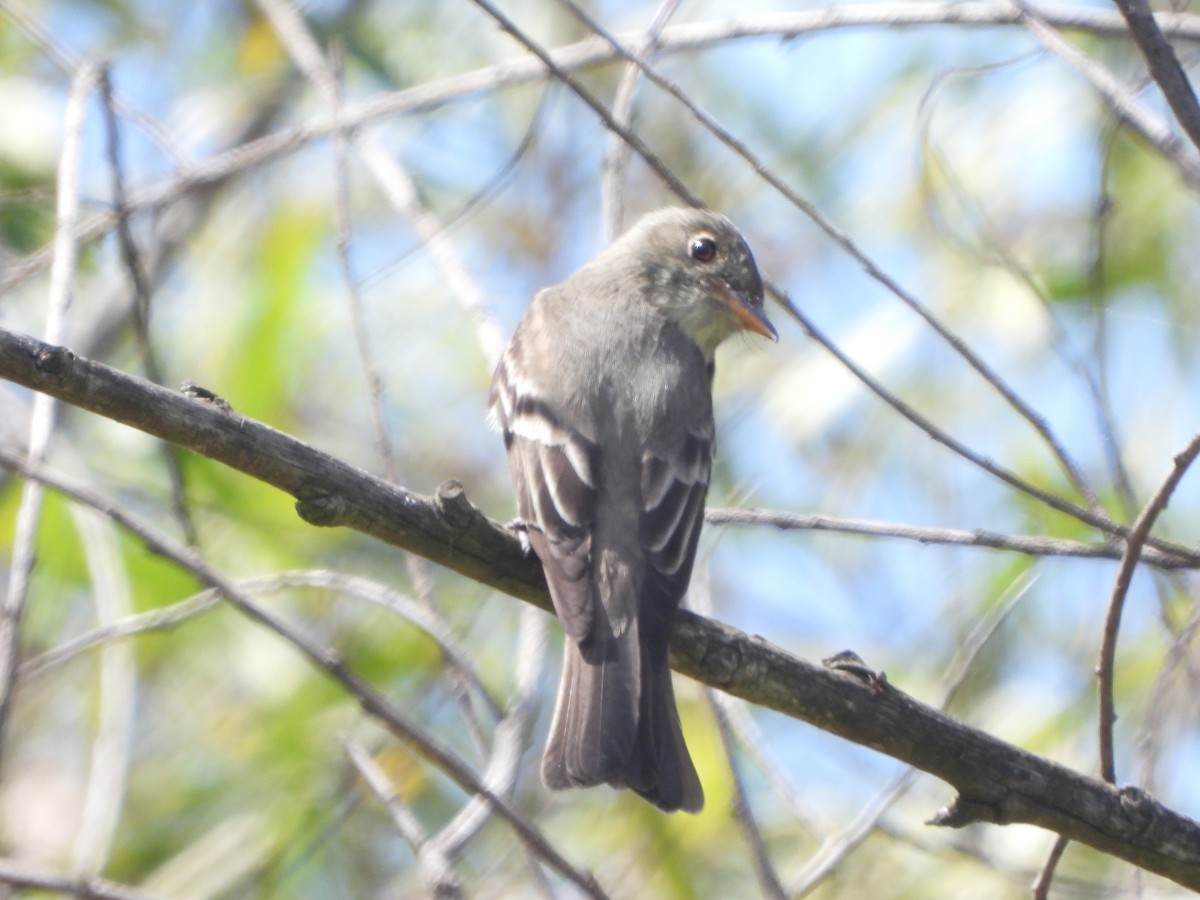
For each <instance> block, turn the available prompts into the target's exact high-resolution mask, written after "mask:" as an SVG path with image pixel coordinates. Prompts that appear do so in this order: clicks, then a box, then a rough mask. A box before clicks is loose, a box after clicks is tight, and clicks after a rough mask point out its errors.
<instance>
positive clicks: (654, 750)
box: [623, 660, 704, 813]
mask: <svg viewBox="0 0 1200 900" xmlns="http://www.w3.org/2000/svg"><path fill="white" fill-rule="evenodd" d="M623 780H624V782H625V783H626V784H627V785H628V786H629V787H630V788H632V789H633V790H635V791H637V793H639V794H641V795H642V796H643V797H645V798H646V799H647V800H649V801H650V802H651V803H653V804H654V805H655V806H657V807H659V808H660V809H663V810H666V811H667V812H675V810H677V809H682V810H684V811H685V812H690V813H695V812H699V811H700V810H701V809H702V808H703V806H704V789H703V788H702V787H701V786H700V777H699V776H698V775H697V774H696V767H695V766H694V765H693V764H692V758H691V756H690V755H689V754H688V750H687V744H685V743H684V741H683V728H682V727H681V726H680V724H679V710H678V709H677V708H676V706H675V689H674V688H673V687H672V685H671V669H670V667H669V666H668V665H667V664H666V663H665V662H663V663H660V664H658V665H655V664H654V663H652V662H650V661H649V660H643V661H642V697H641V709H640V713H639V716H638V729H637V740H636V741H635V743H634V746H633V753H632V754H631V755H630V757H629V762H628V764H627V765H626V766H625V771H624V773H623Z"/></svg>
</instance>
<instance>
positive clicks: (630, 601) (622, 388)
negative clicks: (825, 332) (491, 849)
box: [489, 207, 778, 813]
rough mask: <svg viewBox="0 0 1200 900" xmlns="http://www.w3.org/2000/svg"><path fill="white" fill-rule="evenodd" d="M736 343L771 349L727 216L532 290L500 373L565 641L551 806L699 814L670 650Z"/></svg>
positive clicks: (649, 236)
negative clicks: (613, 801) (598, 794)
mask: <svg viewBox="0 0 1200 900" xmlns="http://www.w3.org/2000/svg"><path fill="white" fill-rule="evenodd" d="M739 332H752V333H756V334H759V335H762V336H763V337H766V338H770V339H771V340H777V339H778V335H777V333H776V330H775V328H774V326H773V325H772V324H771V322H770V320H769V319H768V317H767V315H766V313H765V312H764V309H763V282H762V278H761V276H760V275H759V272H758V267H757V265H756V263H755V261H754V255H753V254H752V253H751V251H750V247H749V246H748V245H747V243H746V241H745V239H744V238H743V237H742V235H741V233H740V232H739V231H738V229H737V227H736V226H735V225H734V224H733V223H732V222H731V221H730V220H729V219H727V218H726V217H725V216H723V215H720V214H718V213H715V212H712V211H709V210H705V209H699V208H677V207H669V208H666V209H661V210H658V211H656V212H652V213H649V214H647V215H645V216H643V217H642V218H641V219H640V220H639V221H638V222H637V223H636V224H635V225H634V226H633V227H632V228H630V229H629V230H628V231H627V232H625V233H624V234H623V235H622V236H620V237H619V238H618V239H617V240H615V241H614V242H613V243H611V244H610V245H609V246H608V247H607V248H606V249H605V250H604V251H603V252H601V253H600V254H599V255H598V256H597V257H595V258H594V259H593V260H592V261H591V262H589V263H587V264H586V265H584V266H583V267H582V268H581V269H579V270H578V271H577V272H575V273H574V274H573V275H571V276H570V277H569V278H567V279H566V280H565V281H563V282H561V283H560V284H558V285H555V286H553V287H548V288H545V289H543V290H541V291H539V292H538V293H537V294H536V296H535V297H534V298H533V300H532V301H531V302H530V304H529V306H528V308H527V310H526V312H525V314H524V316H523V318H522V319H521V321H520V323H519V324H518V326H517V328H516V331H515V332H514V334H513V337H512V339H511V341H510V342H509V344H508V346H507V348H506V350H505V351H504V353H503V355H502V357H501V359H500V362H499V363H498V365H497V367H496V370H495V375H494V377H493V379H492V386H491V391H490V394H489V418H490V421H491V424H492V425H493V426H494V427H496V428H497V429H498V430H499V431H500V432H501V433H502V434H503V437H504V444H505V447H506V449H507V456H508V463H509V468H510V470H511V475H512V481H513V485H514V488H515V492H516V499H517V512H518V518H517V520H516V522H517V524H518V526H519V528H520V529H521V530H522V531H523V535H524V539H525V540H526V541H527V543H528V547H529V548H530V549H532V550H533V552H534V553H535V554H536V555H537V557H538V559H539V561H540V562H541V565H542V569H543V571H544V572H545V577H546V583H547V585H548V587H549V590H550V596H551V599H552V600H553V605H554V610H555V613H556V614H557V617H558V618H559V620H560V621H561V623H562V627H563V630H564V631H565V633H566V637H565V646H564V653H563V666H562V675H561V680H560V684H559V690H558V697H557V700H556V702H555V707H554V714H553V718H552V720H551V724H550V730H549V736H548V738H547V741H546V747H545V751H544V753H543V756H542V766H541V774H542V781H543V783H544V784H545V786H546V787H547V788H549V789H551V790H561V789H564V788H569V787H589V786H592V785H598V784H602V783H607V784H609V785H611V786H613V787H616V788H629V789H631V790H633V791H635V792H636V793H637V794H638V795H640V796H641V797H643V798H645V799H646V800H647V801H649V802H650V803H652V804H654V805H655V806H657V807H659V808H660V809H662V810H665V811H667V812H674V811H676V810H685V811H687V812H692V813H695V812H699V811H700V809H701V808H702V807H703V805H704V791H703V788H702V786H701V783H700V779H699V776H698V775H697V773H696V767H695V765H694V764H693V762H692V759H691V756H690V755H689V753H688V749H687V745H686V743H685V742H684V737H683V730H682V726H681V725H680V720H679V712H678V709H677V707H676V704H675V693H674V688H673V686H672V683H671V670H670V667H669V664H668V659H667V645H668V642H669V639H670V636H671V630H672V627H673V623H674V618H675V612H676V610H677V609H678V607H679V605H680V602H681V601H682V599H683V597H684V594H685V593H686V591H687V587H688V582H689V580H690V579H691V574H692V567H693V563H694V561H695V556H696V544H697V540H698V539H699V536H700V529H701V524H702V521H703V518H704V503H705V497H706V495H707V492H708V483H709V475H710V471H711V468H712V458H713V449H714V423H713V405H712V382H713V375H714V372H715V363H714V357H715V354H716V350H717V347H718V345H720V344H721V343H722V342H723V341H724V340H725V339H727V338H729V337H731V336H732V335H734V334H736V333H739Z"/></svg>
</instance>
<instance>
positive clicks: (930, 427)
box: [768, 284, 1196, 558]
mask: <svg viewBox="0 0 1200 900" xmlns="http://www.w3.org/2000/svg"><path fill="white" fill-rule="evenodd" d="M768 289H769V290H771V291H772V293H774V295H775V297H776V299H778V301H779V302H780V304H781V305H782V306H783V308H784V310H785V311H786V312H787V314H788V315H790V316H791V317H792V318H793V319H795V320H796V322H797V323H798V324H799V325H800V327H801V328H803V329H804V332H805V334H807V335H808V336H809V337H811V338H812V339H813V340H814V341H816V342H817V343H818V344H820V345H821V346H822V347H824V348H825V349H826V350H827V351H829V352H830V353H831V354H832V355H833V356H834V357H835V358H836V359H837V360H838V361H839V362H840V363H841V364H842V365H843V366H845V367H846V368H847V369H849V370H850V371H851V372H852V373H853V374H854V376H855V377H856V378H857V379H858V380H859V381H861V382H862V383H863V384H864V385H865V386H866V387H867V388H869V389H870V390H871V392H872V393H874V394H875V395H876V396H877V397H879V398H880V399H881V400H883V401H884V402H885V403H887V404H888V405H889V406H891V407H892V408H893V409H895V410H896V412H898V413H900V415H902V416H903V417H904V418H906V419H908V420H909V421H910V422H912V423H913V424H914V425H916V426H917V427H918V428H920V429H921V430H922V431H924V432H925V433H926V434H928V435H929V436H930V437H931V438H933V439H934V440H935V441H937V442H938V443H939V444H942V445H943V446H945V447H947V448H949V449H950V450H952V451H954V452H955V453H957V454H958V455H959V456H961V457H963V458H964V459H966V460H967V461H968V462H971V463H973V464H974V465H976V466H978V467H979V468H981V469H983V470H984V471H985V472H988V473H989V474H991V475H993V476H995V477H996V478H998V479H999V480H1000V481H1002V482H1004V483H1005V484H1007V485H1009V486H1010V487H1013V488H1015V489H1017V490H1018V491H1020V492H1022V493H1024V494H1028V495H1029V496H1030V497H1033V498H1035V499H1037V500H1039V501H1041V502H1042V503H1044V504H1045V505H1046V506H1048V507H1050V508H1051V509H1054V510H1057V511H1058V512H1060V513H1063V514H1065V515H1068V516H1071V517H1072V518H1075V519H1078V520H1079V521H1081V522H1084V523H1086V524H1088V525H1091V526H1092V527H1094V528H1098V529H1099V530H1101V531H1103V532H1105V533H1106V534H1111V535H1114V536H1117V537H1127V536H1128V535H1129V528H1128V527H1127V526H1125V525H1120V524H1118V523H1116V522H1114V521H1112V520H1111V519H1109V518H1107V517H1106V516H1102V515H1097V514H1096V513H1094V512H1092V511H1091V510H1089V509H1085V508H1084V507H1082V506H1079V505H1078V504H1076V503H1072V502H1070V501H1069V500H1065V499H1063V498H1062V497H1060V496H1058V495H1057V494H1053V493H1051V492H1050V491H1047V490H1044V489H1042V488H1040V487H1037V486H1036V485H1034V484H1031V483H1030V482H1028V481H1026V480H1025V479H1023V478H1021V477H1020V476H1019V475H1017V474H1016V473H1015V472H1013V471H1011V470H1010V469H1006V468H1005V467H1004V466H1001V465H999V464H997V463H995V462H993V461H992V460H990V459H988V458H987V457H986V456H983V455H982V454H980V453H976V452H975V451H974V450H972V449H971V448H970V447H968V446H967V445H966V444H964V443H962V441H959V440H958V439H957V438H954V437H952V436H951V435H950V434H948V433H947V432H945V431H943V430H942V429H941V428H939V427H938V426H937V425H935V424H933V422H932V421H930V420H929V419H928V418H926V417H925V416H923V415H922V414H921V413H919V412H917V411H916V410H915V409H914V408H913V407H912V406H910V405H909V404H908V403H905V402H904V401H903V400H901V399H900V398H899V397H898V396H896V395H895V394H894V393H892V392H891V391H890V390H888V389H887V388H886V387H885V386H884V385H883V383H882V382H881V381H879V379H877V378H875V377H873V376H872V375H871V374H870V373H869V372H867V370H866V369H864V368H863V367H862V366H860V365H859V364H858V363H856V362H855V361H854V360H852V359H851V358H850V357H849V356H847V355H846V354H845V353H844V352H842V350H841V349H840V348H839V347H838V346H837V345H836V344H835V343H834V342H833V341H832V340H831V339H830V338H829V337H827V336H826V335H825V334H824V332H822V331H821V330H820V329H819V328H817V326H816V325H814V324H813V322H812V320H811V319H809V318H808V316H806V315H805V314H804V313H803V312H802V311H801V310H800V309H799V308H797V307H796V305H795V304H794V303H792V300H791V298H790V297H789V296H788V295H787V292H785V291H783V290H781V289H780V288H778V287H777V286H775V285H772V284H768ZM1146 542H1147V543H1148V544H1150V545H1151V546H1153V547H1156V548H1158V549H1159V550H1163V551H1164V552H1167V553H1172V554H1175V553H1178V554H1180V555H1181V556H1185V557H1189V558H1191V557H1193V556H1195V555H1196V553H1195V551H1193V550H1190V549H1189V548H1186V547H1182V546H1180V545H1178V544H1174V543H1172V542H1170V541H1163V540H1161V539H1159V538H1147V539H1146Z"/></svg>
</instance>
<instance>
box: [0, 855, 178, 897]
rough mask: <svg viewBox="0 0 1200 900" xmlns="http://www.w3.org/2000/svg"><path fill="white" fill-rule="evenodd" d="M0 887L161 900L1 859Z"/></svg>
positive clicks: (99, 881)
mask: <svg viewBox="0 0 1200 900" xmlns="http://www.w3.org/2000/svg"><path fill="white" fill-rule="evenodd" d="M0 883H3V884H7V885H11V886H12V887H15V888H28V889H30V890H35V891H55V892H57V893H60V894H67V895H69V896H71V897H86V898H88V900H159V897H158V895H157V894H150V893H147V892H146V891H142V890H138V889H137V888H134V887H128V886H126V885H123V884H118V883H117V882H115V881H108V880H106V879H104V878H68V877H67V876H65V875H59V874H57V873H55V872H50V871H47V870H45V869H40V868H38V867H36V866H32V865H30V864H28V863H25V862H18V861H17V860H14V859H0Z"/></svg>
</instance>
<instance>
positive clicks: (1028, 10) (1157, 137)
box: [1007, 0, 1200, 189]
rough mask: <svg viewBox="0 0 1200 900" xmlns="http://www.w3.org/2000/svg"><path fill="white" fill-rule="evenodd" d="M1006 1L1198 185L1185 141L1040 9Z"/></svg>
mask: <svg viewBox="0 0 1200 900" xmlns="http://www.w3.org/2000/svg"><path fill="white" fill-rule="evenodd" d="M1007 2H1008V3H1009V4H1010V5H1011V6H1012V8H1013V9H1014V10H1017V11H1018V12H1019V13H1020V16H1021V19H1022V21H1023V23H1024V25H1025V27H1026V28H1028V29H1029V30H1030V31H1031V32H1032V33H1033V35H1034V36H1035V37H1036V38H1037V39H1038V40H1040V41H1041V42H1042V44H1044V45H1045V47H1046V49H1047V50H1049V51H1050V52H1051V53H1053V54H1054V55H1055V56H1057V57H1059V58H1060V59H1061V60H1063V61H1064V62H1065V63H1067V64H1068V65H1070V66H1071V67H1072V68H1074V69H1075V70H1076V71H1077V72H1079V74H1080V75H1082V76H1083V77H1084V78H1085V79H1087V81H1088V82H1089V83H1090V84H1091V85H1092V87H1093V88H1095V90H1096V91H1097V92H1098V93H1099V94H1100V96H1101V97H1102V98H1103V99H1104V101H1105V102H1106V103H1108V105H1109V108H1110V109H1112V111H1113V114H1114V115H1116V116H1117V117H1118V118H1119V119H1121V121H1123V122H1125V123H1127V124H1128V125H1129V126H1130V127H1131V128H1133V129H1134V130H1135V131H1137V132H1138V134H1140V135H1141V136H1142V137H1143V138H1144V139H1145V140H1146V141H1147V143H1149V144H1150V146H1152V147H1154V149H1155V150H1157V151H1158V152H1159V154H1160V155H1161V156H1162V157H1163V159H1165V160H1166V161H1167V162H1169V163H1171V165H1173V166H1174V167H1175V169H1176V171H1178V172H1179V174H1180V176H1182V178H1183V179H1184V181H1186V182H1187V183H1188V185H1190V186H1191V187H1192V188H1193V189H1200V162H1197V160H1196V159H1195V157H1194V156H1193V155H1191V154H1189V153H1188V151H1187V147H1186V145H1185V144H1184V143H1183V141H1181V140H1180V139H1179V137H1178V136H1177V135H1176V134H1175V133H1174V132H1173V131H1171V129H1170V127H1169V126H1168V125H1167V123H1166V122H1165V121H1163V120H1162V119H1161V118H1159V117H1158V116H1156V115H1154V114H1153V113H1152V112H1150V111H1149V110H1148V109H1147V108H1146V107H1145V106H1144V105H1142V104H1141V103H1138V101H1137V98H1135V97H1134V96H1133V94H1132V93H1131V92H1130V91H1129V90H1128V89H1127V88H1126V87H1125V85H1123V84H1121V82H1120V81H1119V80H1118V79H1117V78H1116V76H1115V75H1113V74H1112V72H1110V71H1109V70H1108V69H1106V68H1104V67H1103V66H1101V65H1100V64H1099V63H1097V62H1096V61H1095V60H1093V59H1091V58H1090V57H1089V56H1087V55H1086V54H1084V53H1082V52H1081V51H1080V50H1078V49H1076V48H1075V47H1074V46H1072V45H1071V44H1070V43H1068V42H1067V41H1065V40H1064V39H1063V37H1062V35H1060V34H1059V33H1058V30H1057V29H1056V28H1055V26H1053V25H1052V24H1051V23H1050V22H1048V21H1047V19H1046V17H1045V16H1044V15H1043V14H1042V13H1041V12H1040V11H1036V10H1034V9H1033V7H1031V6H1029V4H1028V3H1026V2H1025V0H1007Z"/></svg>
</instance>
